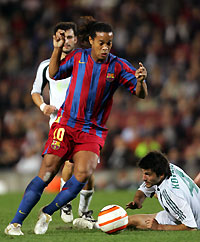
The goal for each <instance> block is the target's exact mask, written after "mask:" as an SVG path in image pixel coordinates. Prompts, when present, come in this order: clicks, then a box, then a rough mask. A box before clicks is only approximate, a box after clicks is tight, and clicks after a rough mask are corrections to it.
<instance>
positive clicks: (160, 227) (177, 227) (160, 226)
mask: <svg viewBox="0 0 200 242" xmlns="http://www.w3.org/2000/svg"><path fill="white" fill-rule="evenodd" d="M155 230H166V231H168V230H177V231H183V230H196V229H194V228H190V227H187V226H185V225H184V224H179V225H169V224H158V227H157V229H155Z"/></svg>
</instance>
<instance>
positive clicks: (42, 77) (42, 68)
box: [31, 59, 71, 126]
mask: <svg viewBox="0 0 200 242" xmlns="http://www.w3.org/2000/svg"><path fill="white" fill-rule="evenodd" d="M49 62H50V59H47V60H45V61H42V62H41V63H40V65H39V67H38V69H37V74H36V78H35V81H34V83H33V88H32V91H31V95H32V94H33V93H39V94H42V92H43V89H44V87H45V86H46V85H47V84H49V98H50V105H53V106H55V107H56V108H57V109H59V108H60V106H61V105H62V104H63V102H64V100H65V95H66V91H67V88H68V86H69V82H70V80H71V77H68V78H65V79H62V80H58V81H55V80H53V79H51V78H50V77H49V72H48V71H47V68H48V67H49ZM56 116H57V112H55V113H53V114H51V115H50V120H49V125H50V126H51V125H52V123H53V122H54V121H55V119H56Z"/></svg>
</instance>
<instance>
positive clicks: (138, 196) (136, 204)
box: [126, 190, 146, 209]
mask: <svg viewBox="0 0 200 242" xmlns="http://www.w3.org/2000/svg"><path fill="white" fill-rule="evenodd" d="M145 198H146V195H145V194H144V193H143V192H142V191H140V190H137V192H136V193H135V196H134V198H133V201H132V202H129V203H128V204H126V209H128V208H130V209H137V208H138V209H139V208H142V204H143V202H144V200H145Z"/></svg>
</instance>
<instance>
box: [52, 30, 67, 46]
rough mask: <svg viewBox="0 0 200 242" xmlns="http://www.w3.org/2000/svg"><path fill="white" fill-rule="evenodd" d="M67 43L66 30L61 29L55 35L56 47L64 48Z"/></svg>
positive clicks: (54, 42) (54, 44) (54, 43)
mask: <svg viewBox="0 0 200 242" xmlns="http://www.w3.org/2000/svg"><path fill="white" fill-rule="evenodd" d="M64 43H65V31H64V30H61V29H59V30H58V31H57V32H56V34H55V35H53V46H54V48H62V47H63V45H64Z"/></svg>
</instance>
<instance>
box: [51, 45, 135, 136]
mask: <svg viewBox="0 0 200 242" xmlns="http://www.w3.org/2000/svg"><path fill="white" fill-rule="evenodd" d="M69 70H71V73H72V75H71V81H70V84H69V88H68V90H67V92H66V98H65V101H64V103H63V105H62V106H61V108H60V110H59V112H58V119H57V122H59V123H61V124H64V125H68V126H70V127H72V128H73V127H76V128H79V129H81V130H82V131H84V132H86V133H91V134H95V135H96V136H99V137H100V138H103V139H104V140H105V138H106V135H107V128H106V126H105V125H106V121H107V119H108V116H109V114H110V111H111V107H112V102H113V94H114V92H115V91H116V89H117V88H118V87H119V86H125V87H126V88H127V89H128V90H129V91H130V92H131V93H132V94H135V89H136V84H137V79H136V77H135V71H136V69H135V68H134V67H133V66H132V65H131V64H130V63H129V62H128V61H127V60H124V59H122V58H119V57H117V56H114V55H112V54H109V56H108V58H107V61H106V62H105V63H96V62H95V61H94V60H93V59H92V57H91V49H76V50H74V51H73V52H71V53H70V54H69V55H67V56H66V58H65V59H64V60H63V61H62V62H61V64H60V67H59V71H58V72H57V74H56V75H55V76H54V79H58V80H59V79H64V78H65V77H67V75H69V73H68V71H69Z"/></svg>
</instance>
